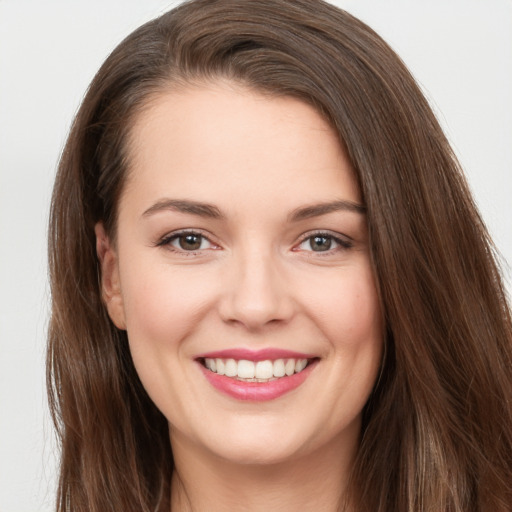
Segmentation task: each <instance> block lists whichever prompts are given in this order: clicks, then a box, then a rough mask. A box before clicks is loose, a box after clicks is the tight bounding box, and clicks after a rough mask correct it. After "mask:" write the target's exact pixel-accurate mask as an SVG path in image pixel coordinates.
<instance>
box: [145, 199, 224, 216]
mask: <svg viewBox="0 0 512 512" xmlns="http://www.w3.org/2000/svg"><path fill="white" fill-rule="evenodd" d="M163 210H173V211H176V212H180V213H191V214H192V215H199V216H200V217H210V218H212V219H223V218H224V215H223V214H222V213H221V211H220V210H219V209H218V208H217V207H216V206H213V205H212V204H208V203H200V202H198V201H190V200H188V199H161V200H160V201H157V202H156V203H155V204H154V205H153V206H150V207H149V208H148V209H147V210H146V211H145V212H144V213H143V214H142V216H143V217H147V216H149V215H152V214H154V213H157V212H161V211H163Z"/></svg>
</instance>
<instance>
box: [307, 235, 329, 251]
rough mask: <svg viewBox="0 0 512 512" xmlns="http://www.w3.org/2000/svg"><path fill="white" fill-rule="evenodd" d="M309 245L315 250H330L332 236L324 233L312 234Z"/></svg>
mask: <svg viewBox="0 0 512 512" xmlns="http://www.w3.org/2000/svg"><path fill="white" fill-rule="evenodd" d="M309 245H310V247H311V250H312V251H315V252H321V251H328V250H329V249H330V248H331V246H332V238H331V237H330V236H323V235H317V236H312V237H310V238H309Z"/></svg>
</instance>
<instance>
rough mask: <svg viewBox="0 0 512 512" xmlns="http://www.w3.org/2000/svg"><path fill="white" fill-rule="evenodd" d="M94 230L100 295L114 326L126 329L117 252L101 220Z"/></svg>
mask: <svg viewBox="0 0 512 512" xmlns="http://www.w3.org/2000/svg"><path fill="white" fill-rule="evenodd" d="M94 232H95V233H96V254H97V255H98V260H99V262H100V269H101V296H102V299H103V302H104V303H105V305H106V306H107V311H108V314H109V316H110V319H111V320H112V322H114V324H115V326H116V327H117V328H118V329H126V322H125V315H124V304H123V296H122V294H121V283H120V279H119V260H118V257H117V253H116V250H115V248H114V247H113V244H112V243H111V241H110V239H109V237H108V236H107V234H106V232H105V227H104V226H103V223H102V222H98V223H97V224H96V225H95V226H94Z"/></svg>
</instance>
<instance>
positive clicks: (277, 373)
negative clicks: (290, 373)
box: [274, 359, 285, 377]
mask: <svg viewBox="0 0 512 512" xmlns="http://www.w3.org/2000/svg"><path fill="white" fill-rule="evenodd" d="M284 375H285V371H284V361H283V360H282V359H276V360H275V361H274V377H284Z"/></svg>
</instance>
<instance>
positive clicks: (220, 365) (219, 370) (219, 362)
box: [212, 359, 224, 375]
mask: <svg viewBox="0 0 512 512" xmlns="http://www.w3.org/2000/svg"><path fill="white" fill-rule="evenodd" d="M215 364H216V365H217V371H216V373H218V374H219V375H224V361H223V360H222V359H215ZM212 371H215V370H212Z"/></svg>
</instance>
